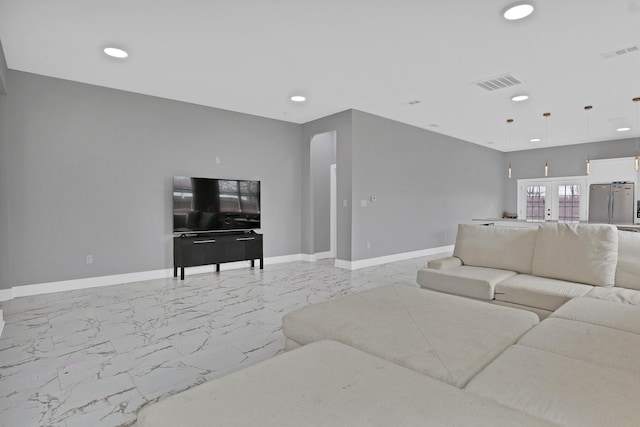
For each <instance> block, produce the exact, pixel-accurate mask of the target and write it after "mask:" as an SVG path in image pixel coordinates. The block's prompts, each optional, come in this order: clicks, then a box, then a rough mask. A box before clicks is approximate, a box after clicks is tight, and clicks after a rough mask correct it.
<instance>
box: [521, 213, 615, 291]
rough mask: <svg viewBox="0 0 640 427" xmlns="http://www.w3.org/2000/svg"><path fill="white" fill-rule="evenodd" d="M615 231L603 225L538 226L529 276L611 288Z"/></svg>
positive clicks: (609, 226)
mask: <svg viewBox="0 0 640 427" xmlns="http://www.w3.org/2000/svg"><path fill="white" fill-rule="evenodd" d="M617 260H618V231H617V229H616V228H615V227H614V226H613V225H607V224H543V225H540V227H538V235H537V237H536V246H535V251H534V253H533V264H532V268H531V271H532V274H533V275H534V276H541V277H549V278H552V279H559V280H568V281H570V282H577V283H585V284H588V285H594V286H613V284H614V279H615V273H616V262H617Z"/></svg>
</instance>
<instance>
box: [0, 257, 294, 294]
mask: <svg viewBox="0 0 640 427" xmlns="http://www.w3.org/2000/svg"><path fill="white" fill-rule="evenodd" d="M302 260H303V254H294V255H283V256H276V257H269V258H265V259H264V263H265V265H273V264H281V263H285V262H293V261H302ZM249 265H251V262H250V261H239V262H229V263H224V264H220V270H221V271H226V270H234V269H238V268H246V267H248V266H249ZM214 269H215V267H214V266H213V265H204V266H200V267H189V268H186V269H185V270H184V274H185V276H192V275H195V274H203V273H210V272H212V271H214ZM167 277H173V268H168V269H164V270H153V271H142V272H138V273H127V274H116V275H112V276H100V277H88V278H85V279H74V280H62V281H59V282H48V283H37V284H33V285H21V286H14V287H12V288H11V289H0V301H8V300H10V299H13V298H18V297H26V296H32V295H40V294H50V293H53V292H63V291H75V290H78V289H89V288H96V287H100V286H111V285H122V284H124V283H132V282H142V281H145V280H155V279H164V278H167Z"/></svg>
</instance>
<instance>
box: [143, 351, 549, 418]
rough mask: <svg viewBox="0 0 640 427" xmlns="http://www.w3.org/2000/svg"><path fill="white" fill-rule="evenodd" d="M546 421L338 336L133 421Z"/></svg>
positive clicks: (195, 390)
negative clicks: (346, 342)
mask: <svg viewBox="0 0 640 427" xmlns="http://www.w3.org/2000/svg"><path fill="white" fill-rule="evenodd" d="M515 425H517V426H549V425H550V424H548V423H546V422H544V421H541V420H539V419H536V418H533V417H531V416H528V415H526V414H523V413H519V412H516V411H513V410H510V409H507V408H504V407H502V406H500V405H497V404H495V403H493V402H490V401H488V400H486V399H483V398H480V397H477V396H474V395H472V394H470V393H465V392H464V391H462V390H460V389H457V388H455V387H452V386H450V385H447V384H444V383H441V382H439V381H436V380H434V379H432V378H429V377H426V376H424V375H420V374H418V373H416V372H413V371H410V370H408V369H405V368H402V367H400V366H397V365H394V364H392V363H389V362H386V361H384V360H382V359H378V358H376V357H373V356H370V355H368V354H365V353H363V352H360V351H358V350H355V349H353V348H350V347H347V346H344V345H342V344H339V343H336V342H327V341H325V342H318V343H314V344H310V345H308V346H305V347H303V348H300V349H298V350H294V351H291V352H288V353H285V354H283V355H280V356H277V357H275V358H273V359H270V360H267V361H265V362H262V363H259V364H257V365H254V366H251V367H249V368H246V369H243V370H240V371H237V372H234V373H232V374H230V375H227V376H225V377H222V378H218V379H216V380H213V381H210V382H208V383H205V384H202V385H200V386H197V387H194V388H192V389H190V390H187V391H184V392H182V393H179V394H177V395H175V396H172V397H169V398H167V399H165V400H163V401H161V402H158V403H156V404H154V405H151V406H149V407H146V408H144V409H143V410H142V411H141V412H140V414H139V416H138V423H137V426H138V427H213V426H224V427H230V426H238V427H240V426H247V427H248V426H252V427H253V426H261V427H271V426H273V427H287V426H292V427H293V426H295V427H299V426H305V427H320V426H323V427H325V426H345V427H346V426H349V427H358V426H380V427H382V426H421V427H422V426H424V427H429V426H434V427H435V426H474V427H482V426H487V427H499V426H505V427H506V426H508V427H511V426H515Z"/></svg>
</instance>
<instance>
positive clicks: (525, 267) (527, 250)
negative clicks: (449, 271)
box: [453, 224, 536, 274]
mask: <svg viewBox="0 0 640 427" xmlns="http://www.w3.org/2000/svg"><path fill="white" fill-rule="evenodd" d="M535 242H536V229H535V228H524V227H522V228H521V227H493V226H485V225H476V224H459V225H458V235H457V236H456V245H455V248H454V250H453V256H455V257H458V258H460V259H461V260H462V263H463V264H464V265H472V266H476V267H490V268H500V269H503V270H511V271H516V272H518V273H523V274H531V261H532V259H533V251H534V248H535Z"/></svg>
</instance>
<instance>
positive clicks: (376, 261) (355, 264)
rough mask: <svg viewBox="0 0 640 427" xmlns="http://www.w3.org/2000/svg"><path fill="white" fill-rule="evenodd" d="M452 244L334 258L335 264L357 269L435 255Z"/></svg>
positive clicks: (339, 266)
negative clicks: (373, 255)
mask: <svg viewBox="0 0 640 427" xmlns="http://www.w3.org/2000/svg"><path fill="white" fill-rule="evenodd" d="M453 247H454V245H449V246H440V247H437V248H430V249H422V250H419V251H413V252H404V253H400V254H393V255H386V256H381V257H377V258H367V259H360V260H357V261H346V260H343V259H336V262H335V266H336V267H338V268H344V269H347V270H358V269H360V268H365V267H373V266H374V265H380V264H387V263H389V262H396V261H403V260H405V259H411V258H419V257H423V256H429V255H436V254H440V253H447V252H452V251H453Z"/></svg>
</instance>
